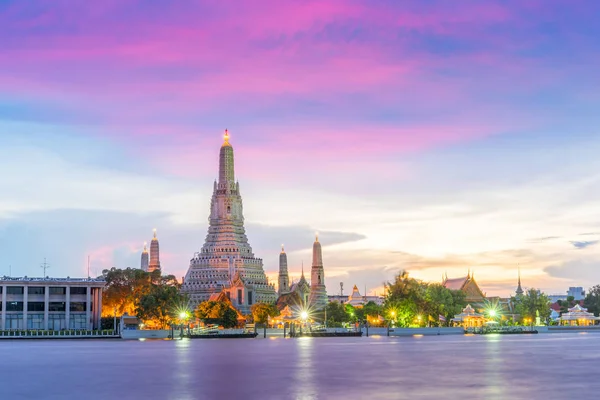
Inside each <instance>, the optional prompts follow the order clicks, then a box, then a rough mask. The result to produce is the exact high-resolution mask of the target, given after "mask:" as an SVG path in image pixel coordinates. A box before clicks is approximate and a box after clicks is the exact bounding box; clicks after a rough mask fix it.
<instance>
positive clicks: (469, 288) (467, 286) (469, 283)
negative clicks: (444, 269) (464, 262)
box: [442, 274, 485, 304]
mask: <svg viewBox="0 0 600 400" xmlns="http://www.w3.org/2000/svg"><path fill="white" fill-rule="evenodd" d="M442 285H443V286H444V287H445V288H446V289H450V290H460V291H461V292H463V293H465V295H466V301H467V303H470V304H482V303H483V302H484V301H485V293H483V292H482V291H481V289H480V288H479V286H478V285H477V282H475V278H474V277H473V274H468V275H467V276H465V277H463V278H454V279H448V276H446V277H444V280H443V281H442Z"/></svg>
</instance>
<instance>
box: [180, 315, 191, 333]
mask: <svg viewBox="0 0 600 400" xmlns="http://www.w3.org/2000/svg"><path fill="white" fill-rule="evenodd" d="M189 318H190V314H189V312H187V311H181V312H180V313H179V319H180V320H181V331H180V332H179V337H180V338H182V337H183V328H184V326H187V320H188V319H189Z"/></svg>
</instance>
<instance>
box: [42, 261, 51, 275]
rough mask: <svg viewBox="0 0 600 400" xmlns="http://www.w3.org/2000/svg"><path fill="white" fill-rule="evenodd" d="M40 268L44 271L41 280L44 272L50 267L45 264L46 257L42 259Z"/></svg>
mask: <svg viewBox="0 0 600 400" xmlns="http://www.w3.org/2000/svg"><path fill="white" fill-rule="evenodd" d="M40 268H42V269H43V270H44V276H43V277H42V278H45V277H46V270H47V269H48V268H50V265H48V263H46V257H44V263H43V264H42V265H40Z"/></svg>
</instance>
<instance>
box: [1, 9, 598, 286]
mask: <svg viewBox="0 0 600 400" xmlns="http://www.w3.org/2000/svg"><path fill="white" fill-rule="evenodd" d="M597 15H600V3H597V2H593V1H582V0H570V1H562V0H561V1H558V0H537V1H536V0H531V1H527V2H523V1H521V0H502V1H486V2H481V1H471V0H463V1H460V2H456V1H450V0H447V1H442V0H415V1H397V0H365V1H358V0H328V1H312V0H302V1H300V0H290V1H280V0H265V1H263V0H252V1H246V0H239V1H213V0H210V1H190V0H181V1H178V2H167V1H158V0H147V1H141V0H138V1H134V0H104V1H102V2H89V1H83V0H81V1H78V0H76V1H72V0H68V1H67V0H38V1H35V2H24V1H18V0H14V1H11V0H8V1H7V0H0V170H1V171H2V173H1V174H0V243H1V244H2V245H1V246H0V275H9V274H12V275H13V276H41V275H42V274H43V271H42V269H41V268H40V265H41V264H42V263H43V262H44V259H46V260H47V263H48V264H49V265H50V268H49V269H48V270H47V272H46V274H47V275H50V276H61V277H64V276H71V277H80V276H87V260H88V256H89V257H90V270H91V275H99V274H101V272H102V270H103V269H105V268H110V267H118V268H127V267H139V263H140V252H141V250H142V246H143V242H144V241H148V242H149V241H150V239H151V238H152V229H153V228H156V229H157V231H158V237H159V239H160V246H161V263H162V267H163V270H164V272H165V273H170V274H174V275H176V276H178V277H182V276H184V275H185V273H186V271H187V268H188V265H189V260H190V258H191V257H192V256H193V254H194V252H196V251H198V250H199V249H200V248H201V246H202V244H203V242H204V239H205V236H206V231H207V224H208V221H207V218H208V215H209V205H210V196H211V194H212V183H213V181H214V179H215V178H216V177H217V173H218V151H219V147H220V145H221V143H222V140H223V139H222V135H223V131H224V130H225V129H229V132H230V134H231V143H232V145H233V147H234V151H235V160H236V175H237V178H238V179H239V181H240V189H241V192H242V196H243V199H244V212H245V221H246V230H247V234H248V237H249V240H250V243H251V245H252V246H253V249H254V252H255V254H256V255H257V256H258V257H260V258H262V259H263V261H264V267H265V270H266V272H267V274H268V276H269V277H270V279H271V280H273V281H276V274H277V268H278V257H279V251H280V245H281V244H282V243H284V244H285V247H286V251H287V253H288V264H289V266H290V267H289V268H290V271H291V277H292V279H298V277H299V275H300V269H301V265H302V263H304V264H305V267H306V268H307V269H308V266H309V265H310V260H311V255H310V253H311V249H312V243H313V241H314V235H315V232H316V231H318V232H319V233H320V235H319V238H320V241H321V243H322V245H323V258H324V264H325V274H326V285H327V290H328V292H329V294H336V293H339V290H340V282H343V283H344V291H345V292H344V293H349V292H350V291H351V288H352V286H353V285H354V284H356V285H358V286H359V288H360V290H361V292H364V288H365V287H366V289H367V292H368V293H369V294H374V293H379V294H381V290H382V289H381V288H382V283H383V282H385V281H389V280H391V279H393V277H394V275H395V274H396V273H398V272H399V271H400V270H403V269H405V270H408V271H409V272H410V274H411V275H412V276H414V277H416V278H419V279H424V280H427V281H433V282H439V281H440V280H441V279H442V276H443V275H444V274H447V275H448V277H450V278H453V277H461V276H465V275H466V274H467V273H468V271H469V270H471V271H473V273H474V276H475V279H476V280H477V282H478V283H479V285H480V286H481V288H482V289H483V291H484V292H486V293H487V294H488V295H500V296H508V295H510V294H512V293H513V292H514V289H515V287H516V281H517V275H518V269H519V268H520V270H521V276H522V282H523V286H524V287H526V288H527V287H529V288H531V287H535V288H539V289H542V290H544V291H546V292H548V293H552V294H554V293H565V292H566V290H567V288H568V287H569V286H583V287H585V288H589V287H591V286H592V285H595V284H600V159H599V157H598V154H599V153H600V128H599V126H600V112H599V111H598V110H599V106H600V90H599V87H600V67H599V66H600V25H599V24H598V23H597V18H596V16H597Z"/></svg>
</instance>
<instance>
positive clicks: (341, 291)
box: [340, 282, 344, 297]
mask: <svg viewBox="0 0 600 400" xmlns="http://www.w3.org/2000/svg"><path fill="white" fill-rule="evenodd" d="M343 296H344V282H340V297H343Z"/></svg>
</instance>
